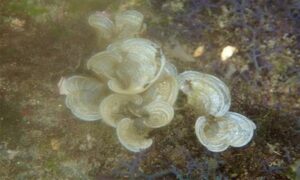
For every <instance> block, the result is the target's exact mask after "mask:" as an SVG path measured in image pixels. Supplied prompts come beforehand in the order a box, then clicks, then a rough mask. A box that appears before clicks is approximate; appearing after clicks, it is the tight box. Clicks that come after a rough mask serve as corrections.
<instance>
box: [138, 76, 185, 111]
mask: <svg viewBox="0 0 300 180" xmlns="http://www.w3.org/2000/svg"><path fill="white" fill-rule="evenodd" d="M178 91H179V88H178V83H177V80H176V78H175V77H174V76H172V75H169V74H167V73H164V74H163V75H162V76H161V77H160V78H159V79H158V80H157V81H156V82H155V83H154V84H153V85H152V86H151V87H150V88H149V89H148V90H147V91H145V92H144V94H143V98H144V99H145V101H146V102H151V101H153V100H163V101H165V102H167V103H169V104H170V105H174V103H175V102H176V100H177V96H178Z"/></svg>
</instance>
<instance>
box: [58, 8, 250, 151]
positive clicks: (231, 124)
mask: <svg viewBox="0 0 300 180" xmlns="http://www.w3.org/2000/svg"><path fill="white" fill-rule="evenodd" d="M89 24H90V25H91V26H92V27H94V28H95V29H96V30H97V33H98V35H99V36H100V37H102V38H104V39H106V40H109V41H112V43H111V44H110V45H109V46H108V47H107V48H106V50H105V51H102V52H100V53H97V54H96V55H94V56H92V57H91V58H90V59H89V60H88V62H87V68H88V69H89V70H91V71H93V72H94V74H95V78H90V77H83V76H72V77H69V78H67V79H66V78H62V80H61V81H60V82H59V88H60V93H61V94H64V95H67V97H66V105H67V107H68V108H69V109H71V111H72V112H73V114H74V115H75V116H77V117H78V118H79V119H82V120H85V121H94V120H99V119H102V120H103V121H104V122H105V123H106V124H108V125H109V126H111V127H113V128H116V132H117V136H118V139H119V141H120V142H121V144H122V145H123V146H124V147H125V148H127V149H128V150H130V151H133V152H139V151H141V150H143V149H146V148H148V147H150V146H151V145H152V143H153V140H152V139H151V138H149V137H148V134H149V132H150V131H152V130H153V129H155V128H160V127H163V126H166V125H168V124H169V123H170V122H171V121H172V119H173V117H174V109H173V105H174V103H175V101H176V99H177V94H178V90H179V89H180V90H182V92H183V93H184V94H186V95H187V98H188V104H191V105H192V106H193V107H195V109H197V110H199V115H201V117H199V118H198V120H197V122H196V125H195V132H196V135H197V137H198V139H199V141H200V142H201V143H202V144H203V145H204V146H206V147H207V148H208V149H209V150H210V151H215V152H220V151H224V150H225V149H227V148H228V147H229V145H231V146H234V147H241V146H244V145H245V144H247V143H248V142H249V141H250V140H251V139H252V136H253V130H254V129H255V128H256V126H255V124H254V123H253V122H252V121H251V120H249V119H248V118H246V117H244V116H242V115H240V114H237V113H232V112H228V110H229V107H230V103H231V97H230V93H229V90H228V88H227V86H226V85H225V84H224V83H223V82H222V81H221V80H219V79H218V78H216V77H214V76H212V75H208V74H203V73H200V72H195V71H185V72H183V73H181V74H179V75H177V69H176V67H175V66H174V65H173V64H171V63H170V62H168V61H167V60H166V57H165V56H164V54H163V52H162V50H161V48H160V46H159V45H157V44H155V43H154V42H152V41H150V40H148V39H143V38H137V37H136V36H137V34H139V32H140V31H141V30H142V29H143V28H142V27H143V26H144V25H143V15H142V14H141V13H139V12H138V11H134V10H128V11H124V12H121V13H120V14H117V15H116V17H115V22H113V21H111V20H110V18H109V17H108V15H107V14H105V13H103V12H102V13H95V14H92V15H91V16H90V17H89ZM177 81H178V82H177Z"/></svg>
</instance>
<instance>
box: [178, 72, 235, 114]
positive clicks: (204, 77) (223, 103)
mask: <svg viewBox="0 0 300 180" xmlns="http://www.w3.org/2000/svg"><path fill="white" fill-rule="evenodd" d="M178 82H179V87H180V89H181V90H182V91H183V92H184V93H185V94H186V95H187V96H188V102H189V104H191V105H192V106H194V107H195V108H198V109H201V110H202V111H204V112H205V113H207V114H210V115H213V116H216V117H220V116H223V115H224V114H225V113H226V112H228V110H229V108H230V104H231V97H230V92H229V89H228V87H227V86H226V85H225V84H224V83H223V82H222V81H221V80H220V79H218V78H216V77H215V76H212V75H209V74H203V73H200V72H196V71H185V72H183V73H181V74H179V76H178Z"/></svg>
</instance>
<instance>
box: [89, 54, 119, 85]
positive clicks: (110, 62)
mask: <svg viewBox="0 0 300 180" xmlns="http://www.w3.org/2000/svg"><path fill="white" fill-rule="evenodd" d="M121 61H122V59H121V57H120V56H119V55H118V54H115V53H112V52H108V51H102V52H100V53H97V54H95V55H94V56H92V57H91V58H90V59H89V60H88V62H87V68H88V69H90V70H92V71H94V72H95V73H96V74H98V75H104V76H105V77H107V78H110V79H112V78H114V77H115V71H116V70H117V68H118V66H119V64H120V63H121Z"/></svg>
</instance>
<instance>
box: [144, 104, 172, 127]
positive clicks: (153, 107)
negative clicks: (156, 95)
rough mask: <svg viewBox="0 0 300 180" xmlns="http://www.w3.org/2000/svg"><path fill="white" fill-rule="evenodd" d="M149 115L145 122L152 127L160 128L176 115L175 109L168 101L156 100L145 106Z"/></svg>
mask: <svg viewBox="0 0 300 180" xmlns="http://www.w3.org/2000/svg"><path fill="white" fill-rule="evenodd" d="M145 111H146V112H147V113H148V115H149V117H148V118H146V119H145V121H144V124H145V125H146V126H148V127H150V128H159V127H163V126H166V125H167V124H169V123H170V122H171V121H172V119H173V117H174V109H173V107H172V106H171V105H170V104H168V103H167V102H164V101H160V100H156V101H153V102H152V103H150V104H148V105H147V106H146V107H145Z"/></svg>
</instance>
